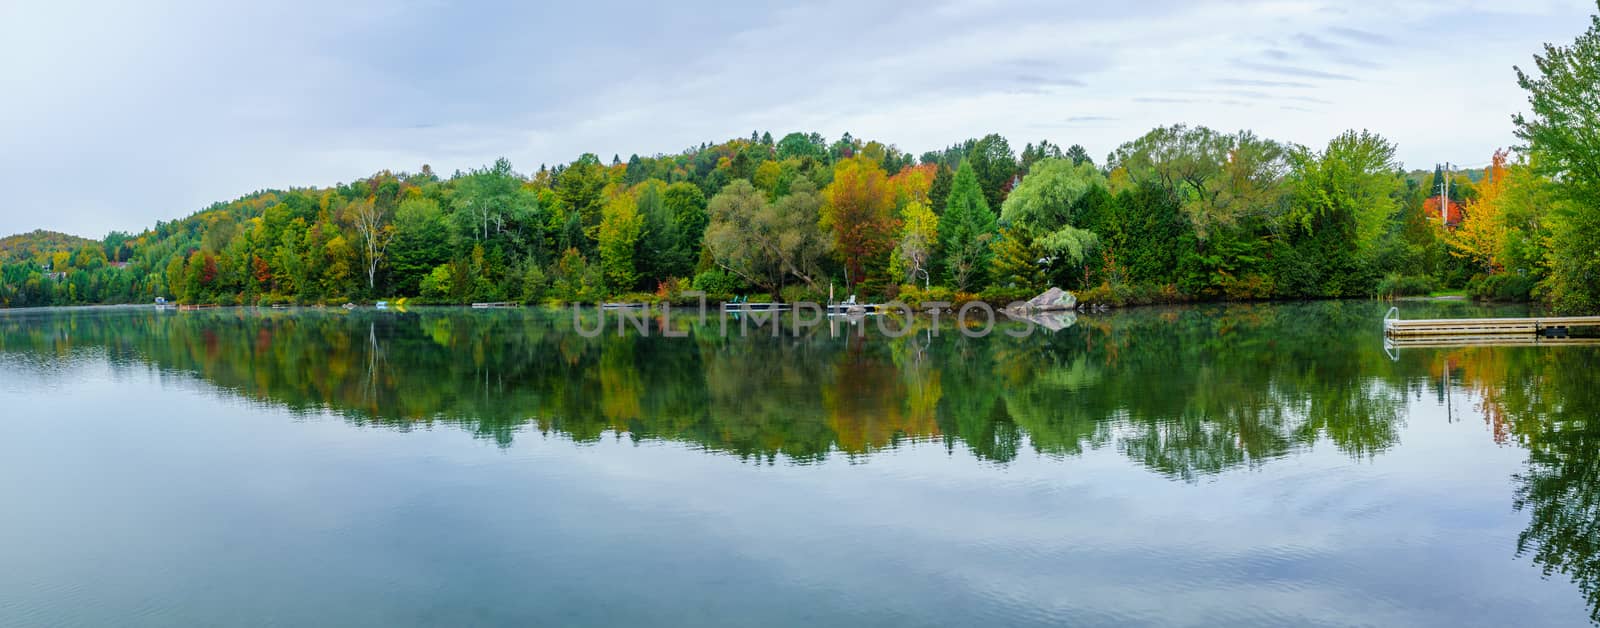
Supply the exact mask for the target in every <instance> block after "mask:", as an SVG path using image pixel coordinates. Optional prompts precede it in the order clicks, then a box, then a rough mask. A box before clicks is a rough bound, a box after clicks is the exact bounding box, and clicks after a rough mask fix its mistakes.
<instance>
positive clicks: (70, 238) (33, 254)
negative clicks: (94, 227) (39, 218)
mask: <svg viewBox="0 0 1600 628" xmlns="http://www.w3.org/2000/svg"><path fill="white" fill-rule="evenodd" d="M88 244H95V245H98V244H100V242H99V241H98V240H90V239H88V238H80V237H78V236H75V235H68V234H65V233H60V232H56V231H45V230H43V229H40V230H37V231H34V232H31V233H20V234H17V235H13V236H6V237H4V238H0V262H17V261H24V260H31V259H36V258H38V257H39V256H40V255H41V254H49V253H55V252H57V251H77V250H78V249H81V248H83V247H84V245H88Z"/></svg>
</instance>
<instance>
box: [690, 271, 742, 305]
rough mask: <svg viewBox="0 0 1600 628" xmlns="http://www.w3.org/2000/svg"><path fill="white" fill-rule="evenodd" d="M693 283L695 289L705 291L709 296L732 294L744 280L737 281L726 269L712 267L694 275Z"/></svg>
mask: <svg viewBox="0 0 1600 628" xmlns="http://www.w3.org/2000/svg"><path fill="white" fill-rule="evenodd" d="M693 285H694V289H695V290H699V291H701V292H704V293H706V295H707V297H708V298H709V297H710V296H711V295H716V296H727V295H732V294H733V293H735V292H738V291H739V288H741V287H743V285H744V282H742V281H739V278H738V277H735V276H734V275H733V274H732V273H729V272H728V271H725V270H722V269H720V268H713V269H711V270H707V271H703V272H701V273H700V274H698V275H695V276H694V284H693Z"/></svg>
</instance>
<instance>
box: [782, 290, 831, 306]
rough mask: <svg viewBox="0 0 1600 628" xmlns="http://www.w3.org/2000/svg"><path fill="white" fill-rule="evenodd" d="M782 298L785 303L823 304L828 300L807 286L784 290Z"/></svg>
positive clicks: (825, 296)
mask: <svg viewBox="0 0 1600 628" xmlns="http://www.w3.org/2000/svg"><path fill="white" fill-rule="evenodd" d="M782 297H783V299H782V300H783V302H784V303H801V302H806V303H822V302H823V301H825V300H827V298H828V297H827V295H824V294H819V293H818V292H817V291H815V290H812V289H811V288H809V287H807V286H788V287H786V288H784V289H783V294H782Z"/></svg>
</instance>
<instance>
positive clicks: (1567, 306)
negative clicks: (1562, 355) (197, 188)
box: [1512, 14, 1600, 313]
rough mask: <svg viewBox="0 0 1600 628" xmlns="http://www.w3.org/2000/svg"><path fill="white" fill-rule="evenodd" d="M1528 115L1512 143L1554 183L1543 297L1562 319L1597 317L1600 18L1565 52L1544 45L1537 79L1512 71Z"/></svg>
mask: <svg viewBox="0 0 1600 628" xmlns="http://www.w3.org/2000/svg"><path fill="white" fill-rule="evenodd" d="M1517 83H1518V84H1519V85H1521V86H1522V89H1524V90H1526V91H1527V92H1528V105H1529V107H1530V108H1531V110H1532V111H1531V112H1530V114H1529V115H1526V116H1525V115H1523V114H1520V113H1519V114H1517V115H1516V116H1514V117H1513V118H1512V120H1513V122H1514V123H1515V124H1516V127H1517V128H1516V133H1517V137H1519V138H1521V139H1522V140H1523V141H1525V142H1527V143H1528V149H1529V150H1531V151H1532V152H1533V154H1534V155H1535V159H1534V163H1535V165H1536V166H1537V167H1538V168H1539V169H1540V172H1542V173H1543V174H1547V175H1548V176H1550V177H1552V178H1553V179H1555V180H1557V181H1559V182H1560V183H1559V186H1558V190H1559V193H1560V194H1561V196H1562V197H1563V199H1564V200H1566V202H1565V203H1563V204H1562V205H1560V206H1559V207H1558V208H1557V209H1556V211H1554V212H1553V215H1552V216H1551V218H1552V222H1553V224H1552V226H1551V233H1552V239H1551V251H1550V253H1551V260H1550V262H1551V263H1550V276H1549V278H1548V279H1547V288H1548V295H1549V298H1550V300H1551V301H1552V302H1553V303H1554V305H1555V306H1556V307H1557V308H1558V309H1560V310H1562V311H1565V312H1574V313H1594V312H1600V210H1597V209H1596V208H1600V14H1597V15H1594V16H1591V17H1590V18H1589V28H1588V30H1586V31H1584V33H1583V34H1582V35H1579V36H1578V38H1577V39H1576V40H1575V41H1573V42H1572V44H1571V45H1568V46H1557V45H1553V44H1546V45H1545V48H1544V54H1543V55H1536V56H1534V72H1533V73H1528V72H1525V71H1523V70H1522V68H1520V67H1519V68H1517Z"/></svg>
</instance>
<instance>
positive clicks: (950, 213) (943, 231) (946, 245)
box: [939, 160, 996, 291]
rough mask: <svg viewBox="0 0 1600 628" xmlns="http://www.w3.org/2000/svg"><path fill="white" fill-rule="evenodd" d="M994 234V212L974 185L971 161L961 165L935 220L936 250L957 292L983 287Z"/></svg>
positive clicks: (979, 188) (974, 173)
mask: <svg viewBox="0 0 1600 628" xmlns="http://www.w3.org/2000/svg"><path fill="white" fill-rule="evenodd" d="M995 233H996V222H995V216H994V212H992V211H990V210H989V202H988V200H986V198H985V197H984V194H983V189H982V188H981V187H980V186H979V184H978V175H977V173H976V172H975V171H974V170H973V168H972V163H971V160H967V161H963V162H961V167H960V169H958V170H956V176H955V180H954V181H952V182H951V185H950V198H949V200H948V201H947V203H946V207H945V211H944V216H942V217H941V218H940V220H939V250H940V251H942V252H943V254H944V259H943V262H944V269H945V275H946V276H947V277H948V278H949V281H950V284H951V285H952V286H953V287H955V289H957V290H962V291H965V290H975V289H978V288H981V287H983V285H984V278H985V277H984V275H985V272H986V271H987V270H988V268H989V264H990V260H991V259H992V257H993V252H992V251H991V250H990V244H991V243H992V242H993V240H994V237H995Z"/></svg>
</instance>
